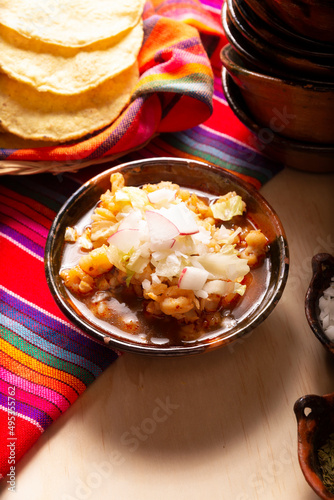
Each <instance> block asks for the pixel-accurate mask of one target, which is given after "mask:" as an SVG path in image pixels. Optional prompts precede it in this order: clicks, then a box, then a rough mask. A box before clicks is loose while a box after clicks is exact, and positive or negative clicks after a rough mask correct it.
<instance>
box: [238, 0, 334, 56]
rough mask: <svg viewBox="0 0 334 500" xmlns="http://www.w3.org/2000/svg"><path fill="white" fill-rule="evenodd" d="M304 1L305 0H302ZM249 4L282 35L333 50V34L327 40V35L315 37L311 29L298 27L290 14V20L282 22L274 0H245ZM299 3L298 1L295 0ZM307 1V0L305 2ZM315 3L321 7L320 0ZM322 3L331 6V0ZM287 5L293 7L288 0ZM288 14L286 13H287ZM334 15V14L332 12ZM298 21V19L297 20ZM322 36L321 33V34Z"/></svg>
mask: <svg viewBox="0 0 334 500" xmlns="http://www.w3.org/2000/svg"><path fill="white" fill-rule="evenodd" d="M302 1H303V0H302ZM245 2H246V3H247V5H248V6H249V7H250V8H251V9H252V11H253V12H254V13H255V14H256V15H257V16H259V17H260V18H261V19H262V20H263V21H265V22H266V23H267V24H268V25H269V26H271V27H272V28H273V29H275V30H276V31H277V32H279V33H280V34H281V35H282V36H284V37H286V38H288V39H292V40H295V41H298V40H299V41H300V42H302V43H303V41H304V43H308V44H309V43H310V42H313V43H314V48H315V49H320V50H323V49H325V48H326V47H327V48H328V49H331V50H333V45H332V42H331V36H330V37H329V38H330V39H329V40H327V38H328V37H327V36H325V37H321V38H319V39H313V38H312V36H311V32H310V31H309V30H307V31H305V30H303V31H301V30H299V31H298V30H297V29H296V24H295V23H291V17H290V14H289V21H290V22H289V21H288V22H287V23H285V22H284V21H283V22H282V17H281V14H280V13H279V15H277V14H276V9H277V8H278V7H277V5H275V6H274V7H275V10H273V3H274V0H268V1H267V2H265V1H263V0H245ZM311 2H312V0H311ZM294 3H295V4H297V2H294ZM305 3H306V2H305ZM313 3H314V4H316V7H319V2H316V1H314V2H313ZM322 3H326V4H327V6H330V3H331V0H328V1H327V0H324V1H323V2H322ZM285 4H286V6H288V7H291V4H292V2H290V1H289V0H287V1H286V2H285ZM285 16H286V14H285ZM332 16H333V14H332ZM331 19H332V21H331V22H332V25H333V17H332V18H331ZM297 22H298V21H297ZM320 36H321V34H320Z"/></svg>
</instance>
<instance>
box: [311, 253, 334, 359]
mask: <svg viewBox="0 0 334 500" xmlns="http://www.w3.org/2000/svg"><path fill="white" fill-rule="evenodd" d="M312 272H313V276H312V279H311V282H310V285H309V288H308V290H307V292H306V298H305V314H306V318H307V321H308V322H309V325H310V327H311V329H312V331H313V333H314V334H315V336H316V337H317V339H318V340H320V342H321V343H322V345H323V346H324V347H325V348H326V349H327V350H328V351H329V352H330V353H332V354H334V342H333V341H331V340H330V339H329V338H328V337H327V336H326V334H325V332H324V330H323V327H322V324H321V321H320V319H319V313H320V310H319V299H320V297H321V296H322V294H323V292H324V290H326V288H328V287H329V286H330V282H331V279H332V277H333V276H334V257H333V256H332V255H330V254H327V253H319V254H316V255H315V256H314V257H313V259H312Z"/></svg>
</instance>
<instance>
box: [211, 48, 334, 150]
mask: <svg viewBox="0 0 334 500" xmlns="http://www.w3.org/2000/svg"><path fill="white" fill-rule="evenodd" d="M221 60H222V63H223V65H224V67H225V68H226V69H227V71H228V72H229V74H230V75H231V77H232V79H233V80H234V82H235V83H236V84H237V85H238V87H239V89H240V92H241V94H242V96H243V98H244V100H245V102H246V104H247V107H248V109H249V110H250V112H251V113H252V115H253V116H254V118H255V119H256V121H257V122H258V123H259V124H261V125H262V126H264V127H270V128H271V129H273V130H274V131H275V132H277V133H279V134H280V135H282V136H284V137H288V138H291V139H296V140H298V141H304V142H311V143H321V144H334V127H333V126H332V124H333V116H334V85H333V84H329V83H319V82H313V81H312V80H304V81H303V80H298V81H297V80H293V79H290V80H288V79H284V78H281V77H278V76H272V75H270V74H268V73H267V72H260V71H255V70H253V69H248V68H247V67H246V65H245V64H244V62H243V61H242V60H241V59H240V57H238V54H237V52H236V51H235V50H233V48H232V47H231V46H229V45H226V46H225V47H224V48H223V49H222V51H221ZM279 116H280V118H279Z"/></svg>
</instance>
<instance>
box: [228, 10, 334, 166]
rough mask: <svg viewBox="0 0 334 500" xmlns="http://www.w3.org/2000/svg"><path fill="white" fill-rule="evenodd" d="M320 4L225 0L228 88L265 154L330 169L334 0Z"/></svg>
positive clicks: (333, 142) (333, 152)
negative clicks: (315, 5)
mask: <svg viewBox="0 0 334 500" xmlns="http://www.w3.org/2000/svg"><path fill="white" fill-rule="evenodd" d="M303 2H305V5H304V3H303ZM314 3H315V2H314V1H313V0H301V1H300V2H298V9H297V6H296V5H295V2H291V1H287V0H265V1H263V0H226V1H225V4H224V6H223V9H222V24H223V27H224V30H225V34H226V37H227V40H228V42H229V43H228V45H226V46H225V47H224V48H223V50H222V52H221V60H222V63H223V88H224V92H225V95H226V98H227V100H228V102H229V104H230V105H231V107H232V109H233V111H234V112H235V114H236V115H237V116H238V117H239V119H240V120H241V121H243V122H244V124H245V125H246V126H247V127H248V128H249V129H250V130H251V132H252V133H253V134H254V135H255V144H257V145H258V147H259V148H260V150H261V151H263V153H265V154H267V155H268V156H270V157H272V159H273V160H276V161H279V162H282V163H284V164H286V165H288V166H291V167H294V168H299V169H302V170H308V171H315V172H327V171H333V170H334V127H333V125H332V122H333V116H334V35H333V33H334V30H333V29H332V26H334V2H331V1H329V0H321V1H317V2H316V3H317V8H316V9H315V7H313V4H314ZM301 5H304V8H301ZM311 7H312V8H311ZM296 18H298V22H297V21H296ZM320 18H321V22H320ZM303 28H304V29H303ZM306 34H307V36H306ZM252 142H253V143H254V141H252Z"/></svg>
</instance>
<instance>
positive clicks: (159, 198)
mask: <svg viewBox="0 0 334 500" xmlns="http://www.w3.org/2000/svg"><path fill="white" fill-rule="evenodd" d="M147 197H148V199H149V202H150V203H153V204H158V203H160V204H162V203H168V202H170V201H172V200H175V198H176V191H175V190H174V189H167V188H161V189H157V190H156V191H152V193H148V194H147Z"/></svg>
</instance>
